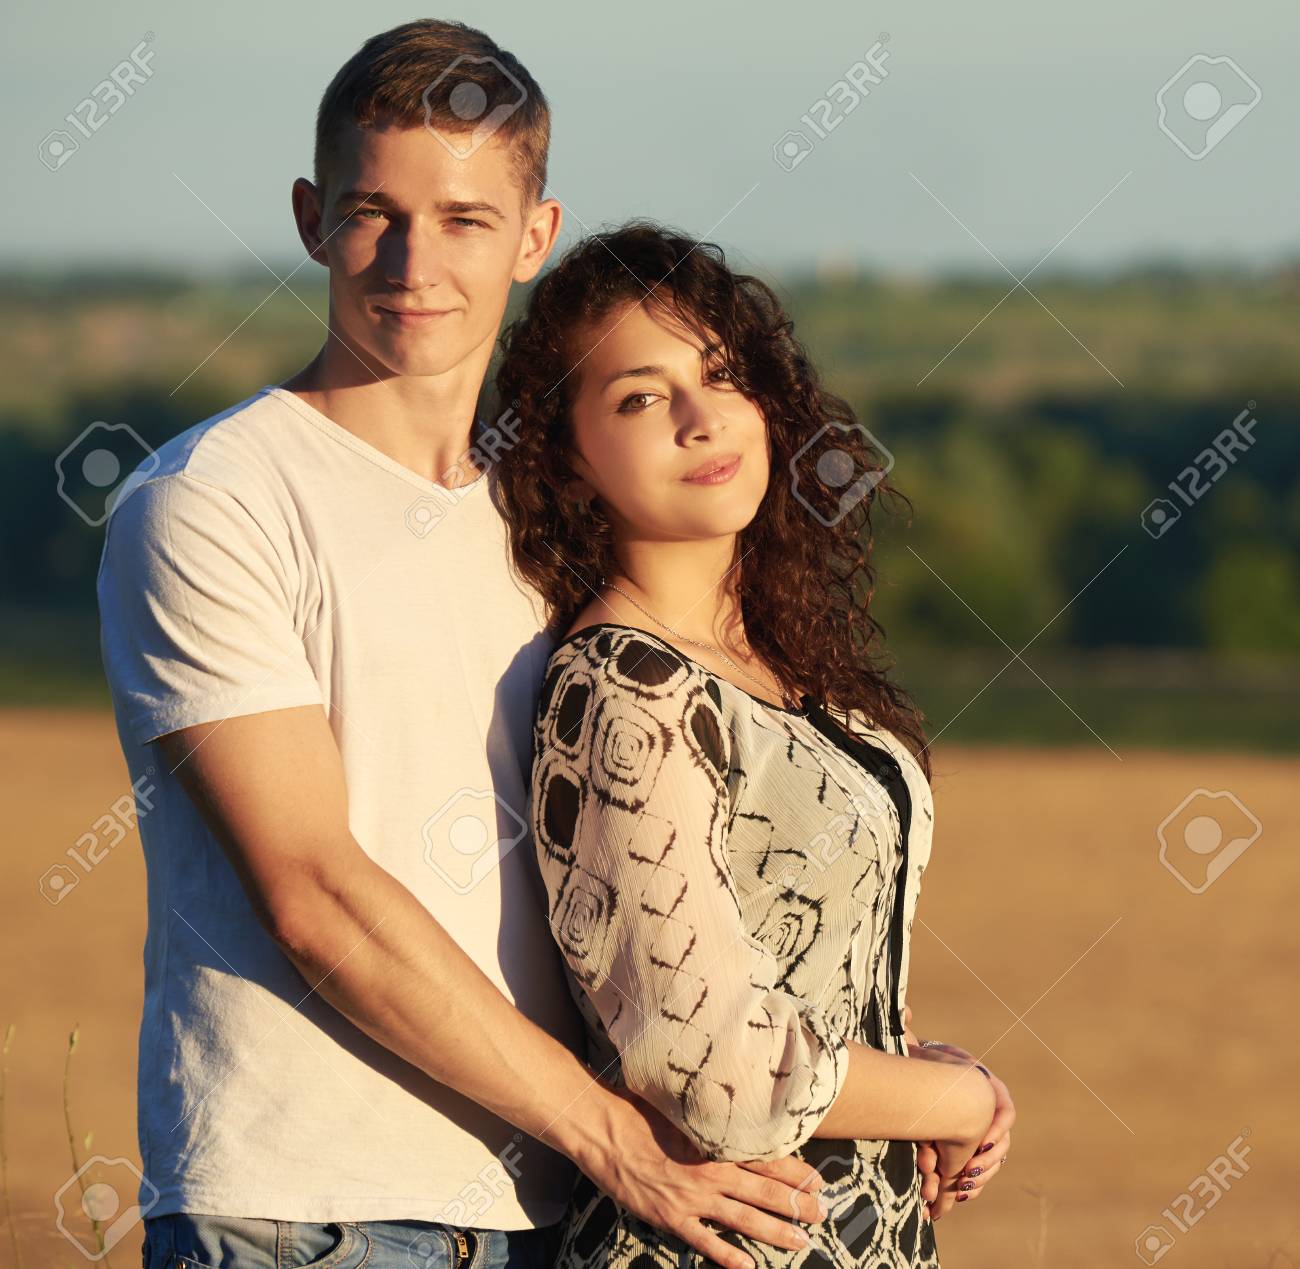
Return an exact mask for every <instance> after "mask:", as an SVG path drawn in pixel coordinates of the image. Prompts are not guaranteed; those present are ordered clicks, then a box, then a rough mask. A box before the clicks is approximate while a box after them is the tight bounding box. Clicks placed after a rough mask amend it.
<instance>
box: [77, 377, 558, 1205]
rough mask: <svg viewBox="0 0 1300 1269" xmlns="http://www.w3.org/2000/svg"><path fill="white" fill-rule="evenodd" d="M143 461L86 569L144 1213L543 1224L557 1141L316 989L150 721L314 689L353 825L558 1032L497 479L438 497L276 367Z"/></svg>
mask: <svg viewBox="0 0 1300 1269" xmlns="http://www.w3.org/2000/svg"><path fill="white" fill-rule="evenodd" d="M156 459H157V462H156V463H155V462H154V461H153V460H150V462H149V464H148V465H147V468H142V471H141V475H142V476H143V479H142V480H141V482H140V483H138V484H136V485H135V487H134V488H131V489H130V490H129V492H128V493H126V494H125V495H124V496H122V497H120V498H119V500H118V503H117V505H116V506H115V508H114V510H113V514H112V516H111V518H110V520H109V524H108V528H107V539H106V541H105V545H104V554H103V559H102V562H101V566H100V574H99V603H100V616H101V642H102V650H103V656H104V664H105V668H106V670H107V674H108V679H109V684H110V687H111V689H112V696H113V706H114V711H115V714H116V717H117V725H118V732H119V735H120V737H121V741H122V747H123V750H124V752H125V754H126V758H127V763H128V766H129V768H130V774H131V779H132V781H133V782H137V788H138V789H140V790H142V791H143V792H144V793H145V795H146V796H145V797H144V798H143V799H142V800H141V805H140V807H139V811H140V819H139V826H140V835H141V839H142V841H143V845H144V853H145V860H146V865H147V875H148V917H149V923H148V936H147V939H146V942H145V947H144V964H145V998H144V1016H143V1020H142V1025H141V1029H140V1066H139V1134H140V1151H141V1155H142V1159H143V1163H144V1173H145V1183H144V1184H142V1186H141V1187H140V1198H141V1204H142V1206H145V1205H149V1204H151V1206H148V1210H147V1211H146V1214H147V1215H163V1214H166V1213H169V1212H177V1211H187V1212H201V1213H210V1214H214V1215H230V1216H245V1217H264V1218H270V1219H279V1220H287V1221H309V1222H326V1221H341V1220H384V1219H389V1220H395V1219H402V1218H406V1219H412V1220H429V1221H442V1222H446V1223H448V1224H456V1225H468V1226H478V1227H481V1228H491V1229H520V1228H527V1227H530V1226H536V1225H548V1224H552V1223H554V1222H555V1221H557V1220H559V1219H560V1217H561V1215H562V1214H563V1209H564V1205H565V1201H566V1199H567V1196H568V1192H569V1189H570V1186H571V1183H572V1180H573V1171H572V1168H571V1166H570V1164H569V1162H568V1161H567V1160H566V1159H564V1158H562V1157H560V1156H559V1155H557V1154H555V1153H554V1152H552V1151H550V1150H549V1149H547V1148H546V1147H545V1146H543V1145H541V1144H540V1143H538V1142H536V1141H534V1140H532V1139H530V1138H528V1137H524V1136H521V1135H520V1134H519V1133H518V1132H517V1131H516V1130H515V1129H514V1128H513V1127H511V1126H510V1125H508V1124H506V1123H504V1122H503V1121H501V1120H500V1119H498V1118H496V1117H495V1116H493V1115H491V1114H489V1113H488V1112H487V1111H485V1110H483V1109H482V1108H481V1107H479V1106H477V1105H475V1104H473V1103H472V1102H470V1101H468V1100H467V1099H466V1098H463V1097H461V1096H459V1095H458V1094H456V1093H454V1092H452V1091H451V1090H449V1089H447V1088H445V1087H443V1086H441V1085H439V1084H437V1083H435V1082H434V1081H433V1080H431V1079H430V1078H429V1077H427V1076H426V1075H424V1073H423V1072H421V1071H419V1070H417V1069H416V1068H414V1067H413V1066H411V1065H409V1064H408V1063H406V1062H404V1061H403V1060H402V1059H400V1058H398V1057H397V1056H396V1055H395V1054H393V1053H391V1052H390V1051H389V1050H387V1049H385V1048H384V1047H383V1046H382V1045H380V1044H378V1043H377V1042H375V1041H374V1040H372V1039H370V1038H369V1037H368V1036H367V1035H366V1034H365V1033H364V1032H362V1031H361V1030H360V1029H359V1028H357V1027H356V1026H354V1025H353V1024H352V1023H351V1022H349V1021H348V1019H346V1018H345V1017H344V1016H343V1015H342V1014H340V1013H339V1012H338V1011H336V1010H335V1009H334V1008H333V1007H332V1006H330V1005H329V1004H328V1003H327V1002H326V1001H325V1000H324V999H322V998H321V996H320V995H319V993H311V992H310V991H309V989H308V986H307V984H306V983H305V982H304V980H303V979H302V977H301V976H300V975H299V974H298V972H297V971H296V970H295V969H294V967H293V965H292V963H291V962H290V961H289V960H288V959H287V957H285V955H284V954H283V953H282V952H281V951H280V949H279V948H278V946H277V945H276V944H275V943H274V941H273V940H272V939H271V938H270V936H269V935H268V934H267V932H266V931H265V929H264V928H263V927H262V925H261V924H260V923H259V921H258V920H257V918H256V917H255V915H254V912H253V909H252V907H251V906H250V904H249V901H248V899H247V897H246V895H245V892H244V890H243V887H242V886H241V884H240V882H239V879H238V877H237V875H236V874H235V872H234V871H233V869H232V867H231V865H230V863H229V862H228V860H227V858H226V856H225V854H224V853H223V851H222V849H221V847H220V846H219V845H218V843H217V841H216V839H215V838H214V837H213V835H212V834H211V832H210V831H209V830H208V829H207V827H206V826H205V824H204V822H203V820H202V819H201V818H200V816H199V814H198V812H197V811H196V809H195V808H194V806H193V804H192V803H191V801H190V799H189V797H188V796H187V795H186V794H185V792H184V790H183V789H182V788H181V785H180V783H179V781H178V779H177V777H176V776H175V775H173V774H171V773H170V772H169V771H168V770H167V769H166V766H165V764H163V763H162V762H160V760H159V756H158V754H157V752H156V750H155V749H154V748H153V747H151V746H150V744H149V742H150V741H152V740H154V739H156V738H157V737H158V736H161V735H165V734H166V733H168V732H172V731H175V730H177V729H178V728H182V727H189V726H192V725H193V724H196V723H204V722H212V721H214V720H218V719H224V718H230V717H233V716H238V715H245V714H253V713H261V712H264V711H267V710H276V709H284V708H287V707H291V706H306V705H316V706H319V707H321V708H322V709H324V710H325V712H326V714H327V715H328V718H329V723H330V726H331V728H332V729H333V732H334V736H335V738H336V740H337V742H338V747H339V752H340V753H341V755H342V759H343V765H344V768H345V772H346V781H347V792H348V814H349V826H350V828H351V831H352V833H353V835H354V836H355V838H356V840H357V841H358V842H359V843H360V845H361V847H362V849H363V850H365V851H366V853H367V854H368V855H369V856H370V857H371V858H372V859H374V860H375V861H376V862H377V863H378V864H379V865H380V866H382V867H383V868H384V869H385V870H387V871H388V872H389V873H391V874H392V875H393V876H394V877H396V878H397V879H398V881H400V882H401V883H402V884H403V885H404V886H406V887H407V888H408V889H409V890H410V891H411V892H412V893H413V894H414V895H415V896H416V898H417V899H419V900H420V902H421V903H423V904H424V905H425V907H426V908H428V910H429V911H430V912H431V913H432V914H433V915H434V916H435V917H436V918H437V920H438V921H439V922H440V923H441V924H442V926H443V927H444V928H445V929H446V930H447V931H448V933H449V934H450V935H451V936H452V937H453V938H454V939H455V940H456V941H457V942H458V943H459V944H460V946H461V947H462V948H464V949H465V951H466V952H467V953H468V955H469V956H470V957H471V958H472V959H473V960H474V961H475V962H476V963H477V964H478V965H479V966H480V968H481V969H482V970H483V971H484V972H485V973H486V974H487V975H488V977H489V978H491V979H492V981H493V982H495V983H496V984H497V986H498V987H500V989H501V990H502V991H503V992H504V993H505V995H506V996H507V997H509V998H510V999H511V1000H512V1001H514V1003H515V1004H516V1005H517V1006H518V1008H519V1009H520V1010H522V1012H523V1013H525V1014H526V1015H527V1016H528V1017H530V1018H532V1019H533V1020H534V1021H535V1022H537V1023H538V1024H539V1025H540V1026H542V1027H543V1028H545V1029H546V1030H548V1031H550V1032H551V1033H552V1034H553V1035H556V1036H558V1037H559V1038H561V1039H562V1040H563V1041H565V1042H566V1043H570V1044H571V1045H572V1044H576V1040H575V1037H576V1034H577V1032H576V1031H575V1030H574V1012H573V1006H572V1001H571V998H570V996H569V993H568V988H567V986H566V982H565V978H564V974H563V970H562V966H561V962H560V960H559V956H558V953H557V952H556V950H555V947H554V944H553V941H552V939H551V936H550V932H549V929H548V927H547V922H546V899H545V893H544V891H543V890H542V888H541V884H540V878H539V877H538V875H537V871H536V861H535V856H534V853H533V848H532V845H531V840H530V837H529V834H528V832H527V829H526V825H527V824H528V821H529V813H528V807H527V805H526V801H525V799H526V797H527V790H528V787H529V781H528V773H529V764H530V762H531V734H532V722H533V716H534V711H535V708H536V701H537V692H538V689H539V686H540V683H541V678H542V675H543V673H544V671H545V666H546V661H547V658H548V656H549V653H550V650H551V647H552V641H551V640H550V639H549V638H548V636H547V635H546V634H545V631H544V629H543V616H544V614H543V609H542V606H541V601H540V599H538V598H537V597H536V596H535V595H534V594H533V593H532V592H531V590H530V589H529V588H528V587H527V586H526V584H525V583H523V582H522V580H520V579H518V578H517V576H516V575H515V574H514V573H513V571H512V569H511V567H510V563H509V554H508V547H507V537H506V530H505V525H504V522H503V521H502V519H501V516H500V514H499V512H498V510H497V509H496V506H495V505H494V502H493V498H492V489H491V486H490V484H489V479H490V478H489V476H483V477H480V478H479V479H478V480H476V481H475V482H473V483H472V484H470V485H468V486H465V487H464V488H462V489H460V490H457V491H455V492H449V491H447V490H445V489H443V488H442V487H441V486H439V485H437V484H434V483H433V482H431V481H428V480H425V479H423V478H422V477H420V476H418V475H417V474H416V473H414V472H412V471H410V470H409V469H407V468H405V467H403V466H402V465H401V464H399V463H397V462H395V461H394V460H392V459H390V458H388V457H387V456H386V455H385V454H383V453H381V452H380V451H379V450H377V449H375V448H374V447H373V446H371V445H369V444H367V443H366V442H364V441H362V440H360V439H359V438H358V437H356V436H354V435H353V434H352V433H351V432H349V431H347V429H345V428H344V427H342V426H340V425H339V424H337V423H335V422H334V421H332V420H331V419H329V418H327V417H326V416H325V415H323V414H321V413H320V412H319V411H317V410H315V409H313V408H312V407H310V406H309V405H307V403H306V402H304V401H303V400H302V399H301V398H300V397H297V396H295V395H294V394H293V393H291V392H289V391H287V390H285V389H283V388H278V387H268V388H264V389H262V390H261V391H260V392H258V393H257V394H256V395H254V396H252V397H250V398H249V399H248V400H246V401H243V402H241V403H240V404H238V405H236V406H234V407H232V408H231V409H230V410H227V411H226V412H224V413H222V414H219V415H217V416H215V417H213V418H211V419H208V420H206V421H205V422H203V423H200V424H198V425H197V426H196V427H193V428H191V429H189V430H188V431H187V432H185V433H183V434H181V435H180V436H178V437H176V438H175V439H174V440H172V441H170V442H169V443H168V444H166V445H165V446H163V447H162V448H161V449H160V450H159V451H158V453H157V455H156ZM285 761H286V766H285V771H286V774H288V775H290V776H291V775H292V765H291V763H292V756H291V755H286V756H285ZM446 990H447V991H448V992H453V991H455V990H456V984H455V983H454V982H449V983H447V984H446ZM152 1187H156V1192H157V1196H156V1202H155V1201H153V1200H154V1198H155V1190H154V1188H152Z"/></svg>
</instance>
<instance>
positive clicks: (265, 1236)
mask: <svg viewBox="0 0 1300 1269" xmlns="http://www.w3.org/2000/svg"><path fill="white" fill-rule="evenodd" d="M563 1228H564V1227H563V1224H559V1225H551V1226H548V1227H546V1228H545V1229H521V1230H508V1231H502V1230H496V1229H456V1228H454V1227H452V1226H450V1225H436V1224H433V1223H432V1222H430V1221H345V1222H342V1223H336V1224H328V1225H308V1224H304V1223H302V1222H300V1221H275V1220H261V1219H253V1218H249V1217H241V1216H201V1215H196V1214H194V1213H189V1212H178V1213H175V1214H172V1215H167V1216H150V1217H148V1218H146V1220H145V1223H144V1229H145V1240H144V1261H143V1269H306V1267H307V1266H311V1269H550V1267H551V1266H552V1265H553V1264H554V1263H555V1256H556V1253H557V1252H558V1251H559V1248H560V1240H561V1236H562V1233H563Z"/></svg>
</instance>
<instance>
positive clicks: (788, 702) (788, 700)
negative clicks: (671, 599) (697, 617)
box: [600, 577, 793, 709]
mask: <svg viewBox="0 0 1300 1269" xmlns="http://www.w3.org/2000/svg"><path fill="white" fill-rule="evenodd" d="M600 584H601V585H602V586H608V587H609V588H610V589H611V590H616V591H618V593H619V594H620V595H622V596H623V598H624V599H626V600H627V601H628V603H630V604H632V605H633V606H634V607H635V608H639V609H640V610H641V611H642V612H643V613H645V615H646V616H647V617H649V618H650V620H651V621H653V622H654V623H655V624H656V625H659V626H662V627H663V628H664V629H665V630H667V631H668V633H669V634H671V635H674V636H675V637H676V638H678V639H680V640H682V642H683V643H689V644H692V645H694V646H695V647H697V648H707V649H708V650H709V651H710V652H716V653H717V655H718V656H720V657H721V658H722V659H723V660H724V661H725V662H726V663H727V664H728V665H729V666H731V668H732V669H733V670H736V671H738V672H739V673H741V674H743V675H744V676H745V677H746V678H747V679H748V680H749V681H750V682H751V683H753V684H755V685H756V686H758V687H761V688H763V690H764V691H771V688H770V687H769V686H768V684H766V683H764V682H762V680H760V679H756V678H755V677H754V676H753V675H752V674H750V672H749V671H748V670H746V669H745V667H744V666H742V665H737V664H736V662H735V661H733V660H732V659H731V658H730V657H729V656H728V655H727V654H726V653H725V652H723V650H722V649H721V648H720V647H718V645H717V644H716V643H705V642H704V641H703V640H700V639H692V638H691V637H690V635H684V634H682V632H681V631H680V630H674V629H673V628H672V626H670V625H669V624H668V623H667V622H666V621H664V620H662V619H661V618H659V617H656V616H655V615H654V613H652V612H651V611H650V609H648V608H647V607H646V606H645V605H644V604H642V603H639V602H638V601H637V600H636V599H634V598H633V597H632V596H631V595H629V594H628V593H627V591H625V590H624V589H623V588H622V587H621V586H620V585H619V584H618V583H617V582H611V581H607V580H606V579H605V578H603V577H602V578H601V579H600ZM773 678H774V680H775V676H773ZM776 690H777V691H778V692H779V693H780V695H781V701H782V703H783V705H784V707H785V708H786V709H792V708H793V698H792V697H790V696H789V695H788V694H787V693H786V690H785V689H784V688H783V687H782V686H781V684H780V683H779V682H778V683H777V685H776ZM771 703H772V702H771V701H768V702H767V704H769V705H770V704H771Z"/></svg>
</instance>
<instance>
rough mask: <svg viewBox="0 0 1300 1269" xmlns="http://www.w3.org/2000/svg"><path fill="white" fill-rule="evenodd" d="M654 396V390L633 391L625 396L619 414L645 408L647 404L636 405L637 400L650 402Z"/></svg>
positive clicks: (631, 412) (635, 411) (633, 412)
mask: <svg viewBox="0 0 1300 1269" xmlns="http://www.w3.org/2000/svg"><path fill="white" fill-rule="evenodd" d="M652 396H654V393H653V392H632V393H629V394H628V395H627V396H625V397H624V398H623V401H622V404H621V405H620V406H619V407H618V410H617V411H616V413H618V414H636V413H637V412H638V411H639V410H644V409H645V405H634V404H633V402H635V401H644V402H648V401H649V399H650V398H651V397H652Z"/></svg>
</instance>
